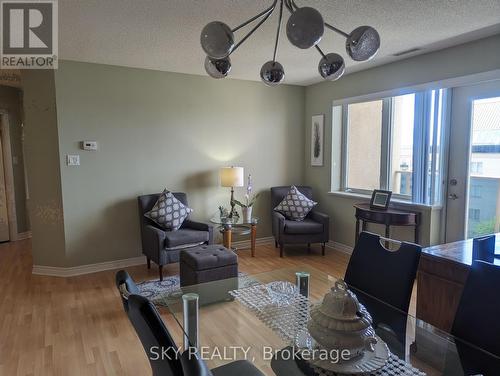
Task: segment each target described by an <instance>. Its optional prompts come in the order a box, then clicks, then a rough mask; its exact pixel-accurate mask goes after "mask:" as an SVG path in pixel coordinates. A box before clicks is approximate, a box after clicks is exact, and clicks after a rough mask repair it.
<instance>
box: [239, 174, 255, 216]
mask: <svg viewBox="0 0 500 376" xmlns="http://www.w3.org/2000/svg"><path fill="white" fill-rule="evenodd" d="M252 190H253V187H252V175H250V174H248V183H247V193H246V194H245V201H244V202H241V201H238V200H236V199H233V202H234V203H235V204H236V205H238V206H239V207H241V214H242V215H243V220H244V221H245V222H247V223H250V222H251V221H252V208H253V204H255V201H256V200H257V197H259V194H258V193H257V194H255V195H252Z"/></svg>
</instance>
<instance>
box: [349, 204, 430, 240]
mask: <svg viewBox="0 0 500 376" xmlns="http://www.w3.org/2000/svg"><path fill="white" fill-rule="evenodd" d="M354 208H355V209H356V236H355V240H356V243H357V242H358V237H359V230H360V225H361V229H362V231H365V230H366V224H367V223H378V224H381V225H384V226H385V237H386V238H389V237H390V235H391V230H390V229H391V226H413V227H415V243H417V244H418V242H419V236H418V234H419V226H420V213H417V212H411V211H404V210H399V209H394V208H388V209H387V210H382V209H372V208H370V204H369V203H360V204H355V205H354Z"/></svg>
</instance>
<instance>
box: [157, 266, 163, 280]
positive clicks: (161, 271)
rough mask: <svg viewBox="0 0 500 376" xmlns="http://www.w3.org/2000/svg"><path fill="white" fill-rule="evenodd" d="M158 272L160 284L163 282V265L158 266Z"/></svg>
mask: <svg viewBox="0 0 500 376" xmlns="http://www.w3.org/2000/svg"><path fill="white" fill-rule="evenodd" d="M158 271H159V272H160V282H163V265H158Z"/></svg>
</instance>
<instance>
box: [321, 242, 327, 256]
mask: <svg viewBox="0 0 500 376" xmlns="http://www.w3.org/2000/svg"><path fill="white" fill-rule="evenodd" d="M325 246H326V243H323V244H321V255H322V256H324V255H325Z"/></svg>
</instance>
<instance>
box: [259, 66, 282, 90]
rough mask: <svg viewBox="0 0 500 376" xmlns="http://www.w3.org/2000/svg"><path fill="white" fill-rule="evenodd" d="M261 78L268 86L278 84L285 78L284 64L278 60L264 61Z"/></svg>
mask: <svg viewBox="0 0 500 376" xmlns="http://www.w3.org/2000/svg"><path fill="white" fill-rule="evenodd" d="M260 78H261V79H262V81H263V82H264V83H265V84H266V85H267V86H276V85H279V84H281V83H282V82H283V80H284V79H285V70H284V69H283V65H281V64H280V63H278V62H277V61H272V60H271V61H268V62H267V63H264V65H263V66H262V69H261V70H260Z"/></svg>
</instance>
